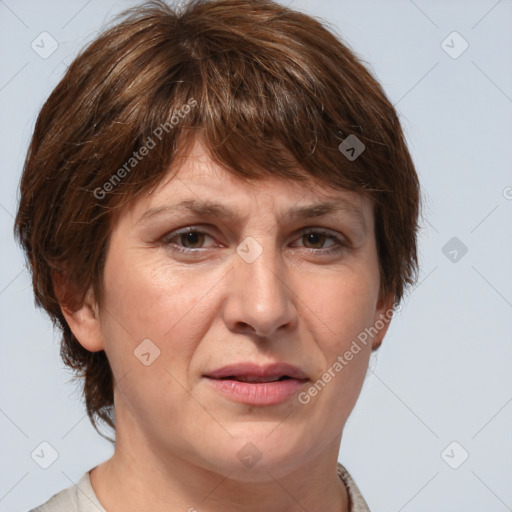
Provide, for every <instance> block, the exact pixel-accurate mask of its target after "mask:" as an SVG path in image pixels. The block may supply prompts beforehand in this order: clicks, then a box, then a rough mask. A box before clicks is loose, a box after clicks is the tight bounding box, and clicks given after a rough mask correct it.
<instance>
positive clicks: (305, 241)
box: [293, 229, 347, 254]
mask: <svg viewBox="0 0 512 512" xmlns="http://www.w3.org/2000/svg"><path fill="white" fill-rule="evenodd" d="M298 241H300V242H302V245H293V247H304V248H305V249H307V250H308V251H311V252H317V253H323V254H330V253H334V252H338V251H341V250H342V249H344V248H346V247H347V244H346V243H345V242H344V241H343V240H342V239H341V238H340V237H339V236H338V235H335V234H334V233H332V232H330V231H326V230H322V229H308V230H307V231H304V232H302V234H301V236H300V238H299V239H298ZM296 243H297V242H296ZM326 244H327V245H326Z"/></svg>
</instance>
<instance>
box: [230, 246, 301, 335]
mask: <svg viewBox="0 0 512 512" xmlns="http://www.w3.org/2000/svg"><path fill="white" fill-rule="evenodd" d="M270 245H273V244H268V246H267V247H263V245H261V248H262V252H261V254H260V255H259V256H258V257H257V258H256V259H255V260H254V261H252V262H249V261H247V260H245V259H244V258H243V257H241V256H240V255H239V254H238V253H237V254H235V256H234V262H233V267H232V269H231V272H229V273H228V285H227V297H226V301H225V305H224V310H223V315H224V321H225V323H226V325H227V327H228V328H229V329H230V330H231V331H232V332H237V333H243V334H252V335H255V336H258V337H262V338H269V337H272V336H273V335H275V334H277V333H278V331H279V333H285V332H289V331H291V330H293V329H294V328H295V327H296V326H297V323H298V317H297V310H296V307H295V302H294V297H295V293H294V292H293V290H292V289H291V288H290V286H289V284H288V283H287V275H286V269H285V268H284V264H283V261H282V259H281V258H280V257H279V254H278V251H277V250H276V249H275V247H274V248H271V247H270ZM240 254H242V253H240Z"/></svg>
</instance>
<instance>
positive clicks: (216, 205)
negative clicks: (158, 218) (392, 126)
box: [129, 140, 373, 229]
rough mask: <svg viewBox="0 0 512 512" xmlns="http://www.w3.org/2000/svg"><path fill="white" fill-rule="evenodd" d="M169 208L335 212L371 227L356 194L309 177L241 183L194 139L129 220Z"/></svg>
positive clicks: (222, 212) (369, 210) (223, 213)
mask: <svg viewBox="0 0 512 512" xmlns="http://www.w3.org/2000/svg"><path fill="white" fill-rule="evenodd" d="M301 174H302V175H306V174H305V172H304V171H302V172H301ZM171 208H173V209H189V210H191V211H194V212H196V213H204V214H211V215H214V216H218V217H225V218H230V217H236V216H243V215H244V214H248V213H250V214H252V215H254V214H259V213H262V214H263V213H265V212H268V211H270V210H272V211H274V213H275V214H276V215H277V216H278V217H284V216H285V215H289V216H291V217H298V218H300V217H303V218H307V217H315V216H316V217H318V216H321V215H327V214H330V213H332V214H338V213H339V214H343V215H346V216H349V217H352V218H354V219H355V220H358V221H360V222H361V223H362V224H363V225H364V227H365V228H366V229H371V228H372V227H373V202H372V201H371V200H370V199H369V198H368V197H366V196H364V195H363V194H361V193H359V192H356V191H351V190H346V189H343V190H342V189H336V188H333V187H330V186H328V185H327V184H324V183H320V181H319V180H315V179H314V178H313V177H312V176H310V177H308V179H306V180H305V181H299V180H293V179H287V178H283V177H278V176H272V175H271V174H270V173H269V174H268V175H265V176H264V177H260V178H257V179H244V178H242V177H240V176H238V175H235V174H234V173H233V172H231V171H230V170H229V169H227V168H226V167H224V166H222V165H219V164H218V163H217V162H215V161H214V160H213V159H212V157H211V156H210V153H209V151H208V149H207V148H206V147H205V146H204V145H203V144H202V143H201V142H200V141H197V140H196V141H194V143H193V145H192V146H191V147H190V149H189V150H188V151H187V153H186V154H182V155H180V156H178V157H177V158H176V159H175V161H174V162H173V164H172V166H171V168H170V169H169V170H168V172H167V173H166V174H165V175H164V176H163V178H162V179H161V180H160V181H159V182H158V183H157V185H156V186H155V187H154V188H153V189H152V190H151V191H149V192H148V193H147V194H143V195H141V196H139V197H138V198H137V199H136V200H135V201H133V202H132V203H131V204H130V208H129V209H130V212H131V217H132V219H137V220H140V219H145V218H146V219H147V218H148V217H150V216H151V215H154V214H155V213H159V212H160V211H162V210H166V209H171Z"/></svg>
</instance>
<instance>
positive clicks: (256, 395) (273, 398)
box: [208, 379, 305, 405]
mask: <svg viewBox="0 0 512 512" xmlns="http://www.w3.org/2000/svg"><path fill="white" fill-rule="evenodd" d="M208 381H209V382H210V383H211V384H212V386H213V387H214V388H215V389H216V390H217V391H218V392H219V393H221V394H223V395H224V396H227V397H228V398H230V399H232V400H235V401H236V402H241V403H243V404H247V405H276V404H280V403H282V402H284V401H285V400H288V399H289V398H290V397H292V396H293V395H294V394H295V393H297V391H298V390H299V389H300V388H301V387H302V386H303V385H304V383H305V381H303V380H297V379H286V380H279V381H276V382H240V381H238V380H229V379H208Z"/></svg>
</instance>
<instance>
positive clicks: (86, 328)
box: [52, 273, 104, 352]
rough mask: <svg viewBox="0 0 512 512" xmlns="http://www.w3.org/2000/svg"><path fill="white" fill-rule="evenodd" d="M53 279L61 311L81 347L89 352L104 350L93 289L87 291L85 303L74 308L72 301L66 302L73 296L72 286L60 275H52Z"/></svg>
mask: <svg viewBox="0 0 512 512" xmlns="http://www.w3.org/2000/svg"><path fill="white" fill-rule="evenodd" d="M52 279H53V285H54V288H55V293H56V295H57V298H58V300H59V304H60V310H61V311H62V314H63V315H64V318H65V319H66V322H67V324H68V325H69V328H70V329H71V332H72V333H73V334H74V336H75V338H76V339H77V340H78V342H79V343H80V345H82V347H84V348H85V349H86V350H89V352H98V351H100V350H103V349H104V343H103V335H102V332H101V323H100V316H99V309H98V307H97V304H96V300H95V297H94V292H93V290H92V287H91V288H89V290H87V293H86V295H85V298H84V300H83V303H82V304H81V305H78V306H77V307H72V306H70V305H69V304H70V303H71V301H67V300H65V298H66V297H71V296H72V294H71V290H70V288H72V285H71V284H70V283H69V281H68V280H66V278H65V277H64V276H63V275H62V274H60V273H59V274H57V273H54V274H52Z"/></svg>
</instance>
